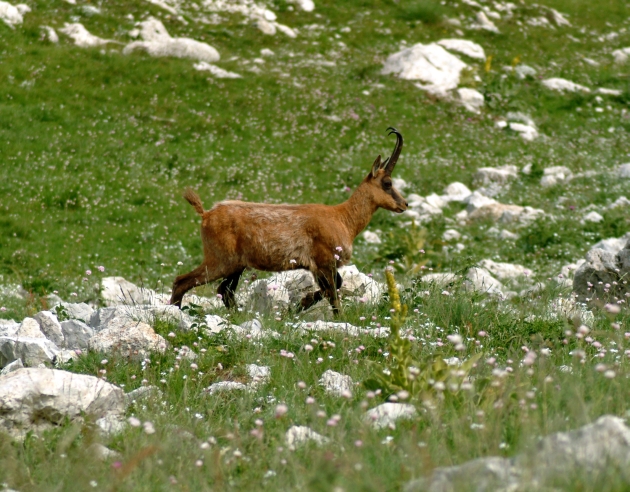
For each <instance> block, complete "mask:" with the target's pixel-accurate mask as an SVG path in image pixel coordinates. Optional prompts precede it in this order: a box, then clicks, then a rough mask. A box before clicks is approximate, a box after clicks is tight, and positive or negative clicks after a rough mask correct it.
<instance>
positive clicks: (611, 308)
mask: <svg viewBox="0 0 630 492" xmlns="http://www.w3.org/2000/svg"><path fill="white" fill-rule="evenodd" d="M604 309H605V310H606V311H608V312H609V313H610V314H619V312H620V311H621V308H620V307H619V305H618V304H606V305H605V306H604Z"/></svg>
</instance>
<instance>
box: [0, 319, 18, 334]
mask: <svg viewBox="0 0 630 492" xmlns="http://www.w3.org/2000/svg"><path fill="white" fill-rule="evenodd" d="M19 327H20V323H18V322H17V321H14V320H12V319H0V337H13V336H15V335H16V334H17V331H18V328H19Z"/></svg>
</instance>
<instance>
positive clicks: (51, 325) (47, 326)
mask: <svg viewBox="0 0 630 492" xmlns="http://www.w3.org/2000/svg"><path fill="white" fill-rule="evenodd" d="M33 319H35V321H37V323H39V328H40V330H41V331H42V333H43V334H44V336H45V337H46V338H48V340H50V341H51V342H52V343H54V344H55V345H57V347H63V346H65V345H64V338H63V332H62V331H61V325H60V324H59V321H58V320H57V316H55V315H54V314H53V313H51V312H50V311H40V312H39V313H37V314H36V315H35V316H33Z"/></svg>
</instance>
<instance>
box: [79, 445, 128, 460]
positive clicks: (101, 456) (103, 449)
mask: <svg viewBox="0 0 630 492" xmlns="http://www.w3.org/2000/svg"><path fill="white" fill-rule="evenodd" d="M85 452H86V453H87V454H88V455H90V456H93V457H94V458H96V459H97V460H99V461H107V460H114V459H120V458H121V454H120V453H119V452H118V451H114V450H113V449H109V448H108V447H107V446H103V445H102V444H101V443H98V442H93V443H92V444H90V445H89V446H88V447H87V448H86V449H85Z"/></svg>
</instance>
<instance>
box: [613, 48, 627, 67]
mask: <svg viewBox="0 0 630 492" xmlns="http://www.w3.org/2000/svg"><path fill="white" fill-rule="evenodd" d="M612 56H613V58H614V59H615V63H618V64H620V65H621V64H623V63H626V62H627V61H628V57H629V56H630V47H628V48H622V49H619V50H615V51H613V52H612Z"/></svg>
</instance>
